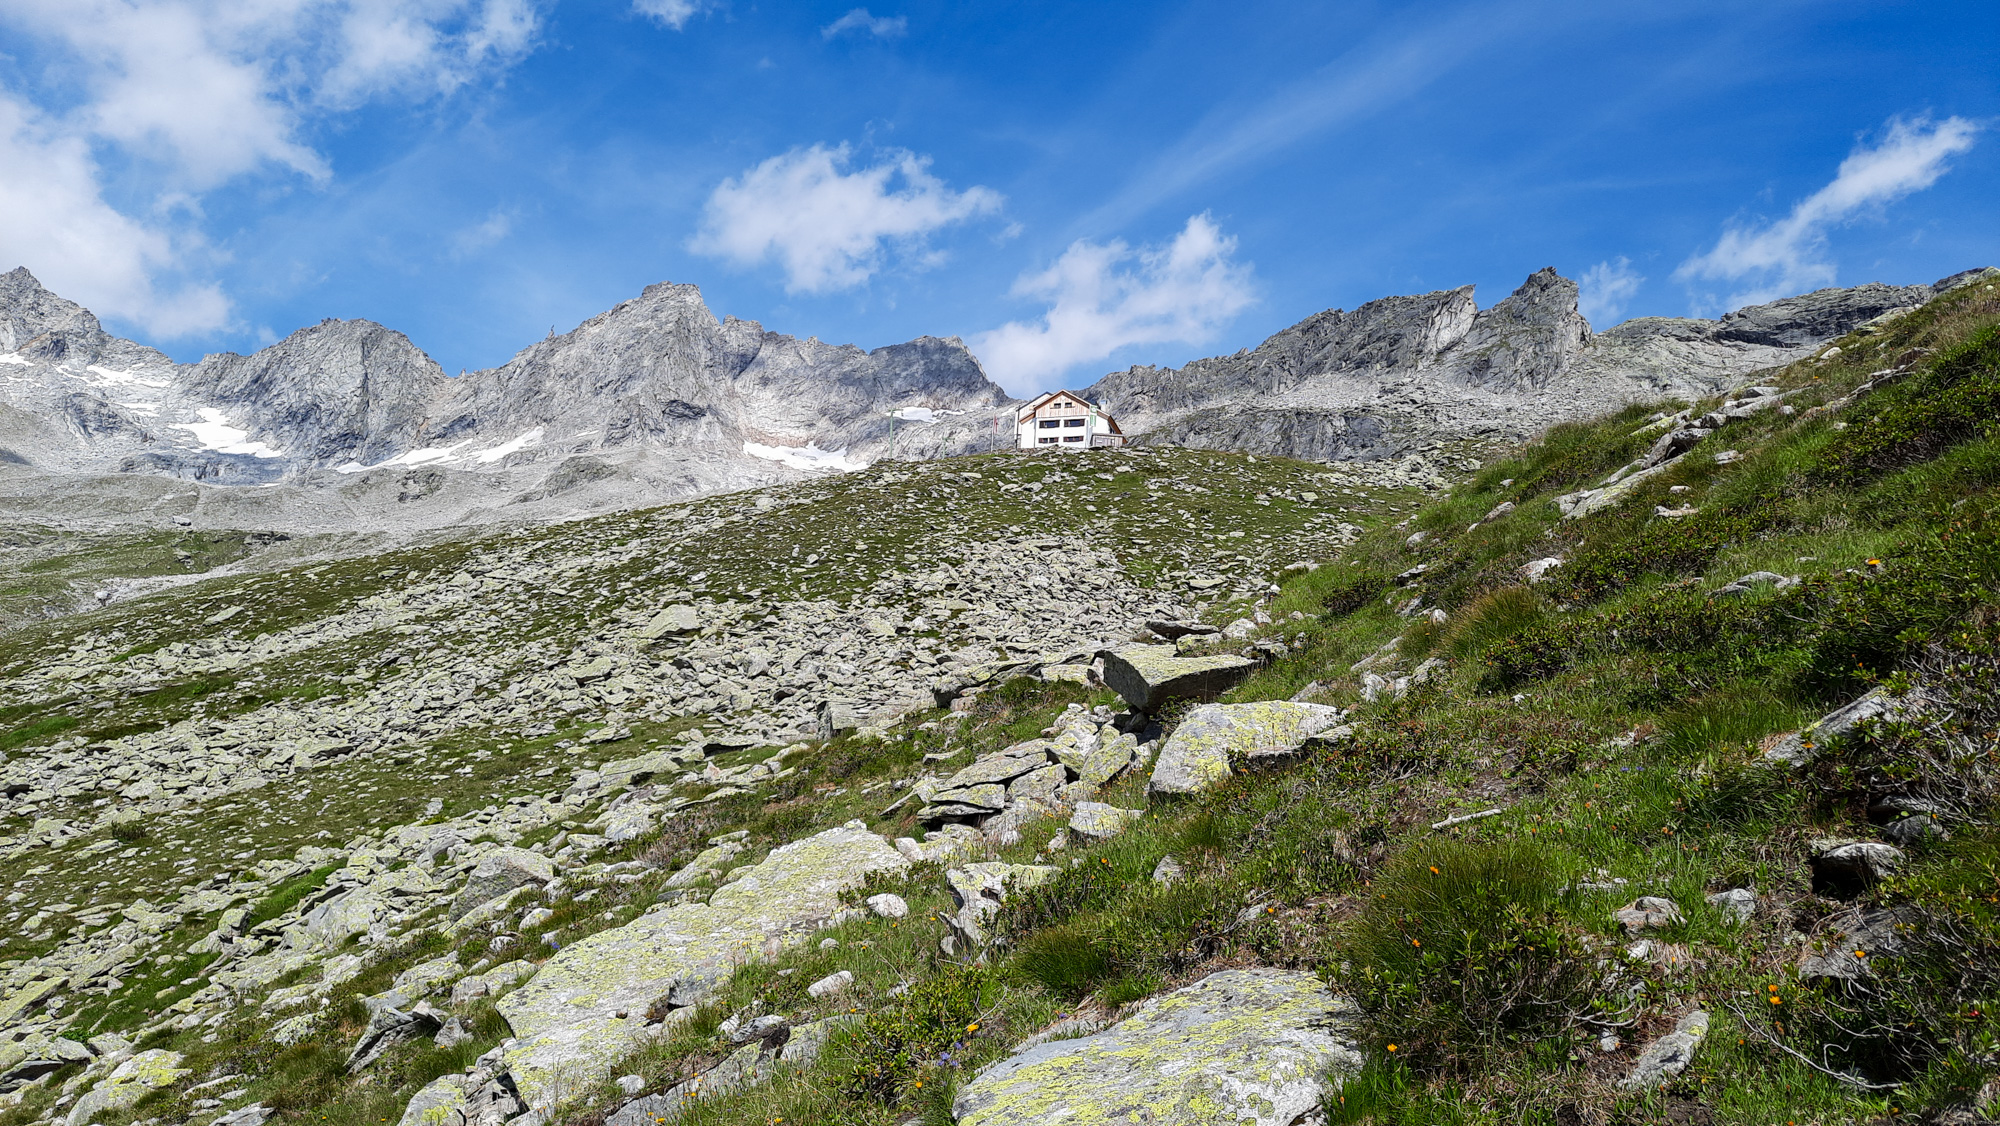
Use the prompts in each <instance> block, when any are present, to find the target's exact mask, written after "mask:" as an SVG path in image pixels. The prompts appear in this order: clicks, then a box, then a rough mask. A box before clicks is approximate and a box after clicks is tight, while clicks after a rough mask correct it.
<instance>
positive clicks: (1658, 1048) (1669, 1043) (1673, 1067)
mask: <svg viewBox="0 0 2000 1126" xmlns="http://www.w3.org/2000/svg"><path fill="white" fill-rule="evenodd" d="M1707 1035H1708V1014H1707V1013H1704V1012H1701V1011H1700V1010H1696V1011H1695V1012H1692V1013H1689V1014H1687V1015H1686V1016H1684V1017H1682V1018H1681V1019H1680V1020H1678V1021H1675V1022H1674V1030H1673V1031H1672V1032H1669V1033H1667V1034H1666V1035H1665V1036H1662V1037H1660V1038H1659V1039H1657V1040H1654V1041H1653V1042H1652V1043H1650V1044H1647V1045H1646V1046H1645V1047H1644V1048H1641V1049H1639V1059H1638V1060H1637V1061H1636V1062H1635V1063H1633V1065H1632V1073H1631V1074H1630V1075H1627V1076H1626V1077H1625V1078H1624V1079H1621V1080H1619V1082H1618V1085H1619V1086H1620V1087H1623V1088H1624V1089H1625V1090H1627V1091H1642V1090H1646V1089H1648V1088H1651V1087H1657V1086H1659V1085H1660V1084H1662V1083H1665V1082H1666V1081H1667V1080H1669V1079H1672V1078H1673V1077H1674V1076H1676V1075H1679V1074H1680V1073H1681V1072H1683V1071H1686V1070H1687V1066H1688V1064H1690V1063H1693V1062H1694V1051H1695V1049H1696V1048H1698V1047H1700V1046H1701V1042H1702V1040H1703V1039H1704V1038H1705V1037H1707Z"/></svg>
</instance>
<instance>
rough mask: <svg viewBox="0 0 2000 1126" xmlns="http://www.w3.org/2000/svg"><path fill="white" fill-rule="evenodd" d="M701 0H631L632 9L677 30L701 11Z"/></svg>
mask: <svg viewBox="0 0 2000 1126" xmlns="http://www.w3.org/2000/svg"><path fill="white" fill-rule="evenodd" d="M701 8H702V5H701V0H632V10H633V11H635V12H637V13H639V14H640V15H642V16H646V17H648V18H650V19H652V20H654V21H656V22H658V23H660V24H661V25H662V26H665V27H670V28H673V29H674V30H675V31H679V30H680V29H681V28H684V27H686V26H687V22H688V21H689V20H691V19H693V18H694V17H695V16H697V15H699V14H700V12H701Z"/></svg>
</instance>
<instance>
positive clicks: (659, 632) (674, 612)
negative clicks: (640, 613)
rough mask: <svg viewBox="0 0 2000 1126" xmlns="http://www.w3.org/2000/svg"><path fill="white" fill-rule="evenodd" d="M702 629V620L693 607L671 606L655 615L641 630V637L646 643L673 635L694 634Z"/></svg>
mask: <svg viewBox="0 0 2000 1126" xmlns="http://www.w3.org/2000/svg"><path fill="white" fill-rule="evenodd" d="M700 628H701V618H700V616H699V615H697V614H696V613H695V609H694V607H692V606H669V607H667V608H666V609H664V610H662V611H660V612H659V613H657V614H654V615H653V618H652V620H651V621H649V622H647V623H646V624H645V625H644V626H641V627H640V628H639V637H640V638H641V639H643V640H646V641H654V640H658V639H659V638H662V637H667V636H670V635H672V634H679V633H693V632H694V631H696V630H698V629H700Z"/></svg>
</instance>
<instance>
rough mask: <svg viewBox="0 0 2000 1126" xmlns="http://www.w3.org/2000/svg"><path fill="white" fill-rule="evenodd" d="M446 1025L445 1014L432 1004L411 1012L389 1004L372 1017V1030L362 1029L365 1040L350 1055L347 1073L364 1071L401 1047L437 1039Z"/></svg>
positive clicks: (369, 1024) (416, 1008) (369, 1019)
mask: <svg viewBox="0 0 2000 1126" xmlns="http://www.w3.org/2000/svg"><path fill="white" fill-rule="evenodd" d="M444 1022H445V1017H444V1014H442V1013H440V1012H438V1011H437V1010H436V1009H433V1008H431V1007H430V1006H429V1005H417V1006H416V1007H414V1008H412V1009H410V1010H409V1011H407V1012H405V1011H404V1010H402V1009H396V1008H390V1007H388V1006H386V1005H385V1006H383V1007H382V1008H379V1009H377V1010H375V1012H374V1014H373V1015H372V1016H370V1017H369V1018H368V1027H366V1028H364V1029H362V1030H361V1039H360V1040H358V1041H356V1042H355V1044H354V1050H353V1051H352V1052H349V1053H348V1055H347V1073H348V1074H349V1075H353V1074H354V1073H355V1072H358V1071H360V1070H362V1069H363V1068H365V1067H367V1066H368V1065H369V1064H372V1063H374V1062H375V1061H376V1060H378V1059H381V1058H382V1053H384V1052H386V1051H388V1050H389V1049H391V1048H393V1047H395V1046H396V1045H398V1044H407V1043H409V1042H410V1041H412V1040H418V1039H422V1038H423V1037H426V1036H435V1035H436V1034H437V1032H438V1030H439V1029H441V1028H443V1027H444Z"/></svg>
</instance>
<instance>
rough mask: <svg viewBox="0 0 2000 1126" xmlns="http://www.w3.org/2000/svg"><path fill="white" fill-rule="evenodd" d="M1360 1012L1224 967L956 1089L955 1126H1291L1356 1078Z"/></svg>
mask: <svg viewBox="0 0 2000 1126" xmlns="http://www.w3.org/2000/svg"><path fill="white" fill-rule="evenodd" d="M1359 1019H1360V1014H1359V1012H1358V1010H1357V1008H1356V1007H1355V1005H1354V1003H1353V1002H1352V1001H1349V1000H1347V999H1346V998H1343V997H1336V996H1334V995H1333V994H1332V993H1330V992H1328V991H1327V988H1326V986H1325V985H1324V984H1322V983H1321V982H1320V980H1319V979H1318V978H1316V977H1314V976H1313V975H1311V974H1308V973H1300V972H1297V971H1293V970H1275V969H1248V970H1225V971H1223V972H1221V973H1216V974H1210V975H1209V976H1208V977H1205V978H1203V979H1202V980H1200V981H1198V982H1196V983H1194V984H1193V985H1190V986H1187V987H1186V988H1184V989H1177V990H1175V991H1174V992H1172V993H1169V994H1166V995H1165V996H1162V997H1156V998H1154V999H1153V1000H1151V1001H1148V1002H1146V1003H1145V1004H1143V1005H1141V1006H1140V1007H1139V1009H1138V1010H1137V1011H1136V1012H1134V1013H1133V1014H1132V1015H1131V1016H1129V1017H1127V1018H1126V1019H1124V1020H1121V1021H1119V1022H1118V1023H1117V1024H1114V1025H1112V1026H1111V1027H1110V1028H1107V1029H1105V1030H1104V1031H1102V1032H1099V1033H1096V1034H1095V1035H1091V1036H1085V1037H1081V1038H1079V1039H1073V1040H1057V1041H1052V1042H1049V1043H1044V1044H1040V1045H1037V1046H1035V1047H1033V1048H1030V1049H1028V1050H1027V1051H1024V1052H1021V1053H1019V1054H1018V1055H1015V1056H1012V1057H1010V1058H1008V1059H1005V1060H1002V1061H1000V1063H998V1064H996V1065H995V1066H993V1067H992V1068H989V1069H988V1070H987V1071H985V1072H984V1073H982V1074H980V1075H979V1076H978V1077H977V1078H975V1079H973V1080H971V1081H970V1082H968V1083H966V1084H965V1085H964V1086H963V1087H961V1088H960V1089H959V1093H958V1097H957V1098H956V1099H954V1100H953V1103H952V1114H953V1115H954V1117H955V1118H956V1120H957V1122H958V1126H1038V1124H1040V1123H1046V1122H1061V1123H1063V1124H1064V1126H1110V1124H1112V1123H1128V1122H1146V1123H1150V1124H1152V1126H1217V1124H1221V1123H1229V1124H1232V1126H1237V1124H1240V1126H1252V1124H1254V1126H1291V1124H1292V1123H1295V1122H1298V1121H1300V1120H1301V1119H1302V1118H1306V1117H1309V1116H1311V1115H1313V1114H1314V1113H1315V1112H1316V1111H1317V1110H1318V1108H1319V1106H1320V1101H1321V1099H1322V1098H1324V1097H1325V1095H1326V1092H1327V1091H1328V1089H1329V1088H1330V1085H1331V1084H1333V1083H1337V1082H1338V1081H1339V1080H1340V1078H1341V1077H1343V1076H1345V1075H1349V1074H1352V1073H1353V1072H1355V1071H1358V1070H1359V1069H1360V1067H1361V1054H1360V1052H1359V1050H1358V1049H1357V1048H1356V1046H1355V1041H1354V1037H1355V1029H1356V1027H1357V1025H1358V1023H1359Z"/></svg>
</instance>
